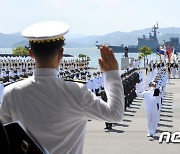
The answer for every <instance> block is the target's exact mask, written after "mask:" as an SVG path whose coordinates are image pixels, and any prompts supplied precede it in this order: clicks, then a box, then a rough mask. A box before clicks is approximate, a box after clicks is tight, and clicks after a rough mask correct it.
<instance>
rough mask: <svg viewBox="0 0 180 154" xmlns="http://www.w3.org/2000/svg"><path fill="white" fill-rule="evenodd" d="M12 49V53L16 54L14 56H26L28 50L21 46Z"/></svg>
mask: <svg viewBox="0 0 180 154" xmlns="http://www.w3.org/2000/svg"><path fill="white" fill-rule="evenodd" d="M12 50H13V52H12V54H13V55H16V56H27V55H29V51H28V50H27V49H26V48H25V47H22V46H18V47H16V48H15V49H12Z"/></svg>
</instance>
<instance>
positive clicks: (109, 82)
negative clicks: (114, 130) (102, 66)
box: [82, 70, 124, 122]
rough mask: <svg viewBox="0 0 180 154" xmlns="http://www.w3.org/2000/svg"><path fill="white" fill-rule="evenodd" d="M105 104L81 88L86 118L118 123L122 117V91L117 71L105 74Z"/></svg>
mask: <svg viewBox="0 0 180 154" xmlns="http://www.w3.org/2000/svg"><path fill="white" fill-rule="evenodd" d="M104 84H105V85H104V86H105V91H106V95H107V99H108V101H107V103H106V102H104V101H103V100H102V99H100V98H98V97H96V96H95V95H94V94H93V93H92V92H90V91H89V90H88V89H87V87H86V86H83V88H82V95H83V97H82V104H83V109H84V112H85V114H86V116H87V117H88V118H93V119H100V120H105V121H109V122H119V121H121V120H122V118H123V115H124V91H123V85H122V81H121V78H120V74H119V71H116V70H112V71H108V72H106V73H105V78H104Z"/></svg>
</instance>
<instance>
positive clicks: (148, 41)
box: [96, 24, 159, 53]
mask: <svg viewBox="0 0 180 154" xmlns="http://www.w3.org/2000/svg"><path fill="white" fill-rule="evenodd" d="M157 29H158V24H157V26H155V25H154V26H153V27H152V33H153V34H152V33H149V38H146V36H145V35H143V37H139V38H138V43H137V45H128V46H124V45H121V46H113V45H109V47H110V48H112V50H113V51H114V52H115V53H124V49H125V48H128V52H129V53H138V52H140V51H139V48H141V47H142V46H147V47H149V48H151V49H152V51H153V52H156V48H157V47H159V44H158V40H157ZM101 45H102V44H96V46H97V47H98V48H100V46H101Z"/></svg>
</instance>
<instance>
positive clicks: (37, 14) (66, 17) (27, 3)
mask: <svg viewBox="0 0 180 154" xmlns="http://www.w3.org/2000/svg"><path fill="white" fill-rule="evenodd" d="M179 10H180V1H179V0H0V33H4V34H10V33H16V32H21V31H22V30H23V29H24V28H26V27H27V26H29V25H31V24H34V23H37V22H41V21H52V20H55V21H64V22H66V23H67V24H69V26H70V32H69V34H83V35H104V34H107V33H111V32H114V31H121V32H130V31H133V30H139V29H144V28H150V27H152V26H153V25H154V24H156V23H157V22H158V23H159V26H160V28H163V27H180V11H179Z"/></svg>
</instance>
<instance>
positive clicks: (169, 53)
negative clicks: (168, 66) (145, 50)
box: [166, 45, 172, 59]
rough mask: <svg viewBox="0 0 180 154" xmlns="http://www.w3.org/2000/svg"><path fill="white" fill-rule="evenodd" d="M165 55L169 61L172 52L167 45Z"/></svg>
mask: <svg viewBox="0 0 180 154" xmlns="http://www.w3.org/2000/svg"><path fill="white" fill-rule="evenodd" d="M166 54H167V55H168V59H170V58H171V56H172V50H171V48H170V46H169V45H168V50H167V52H166Z"/></svg>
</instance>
